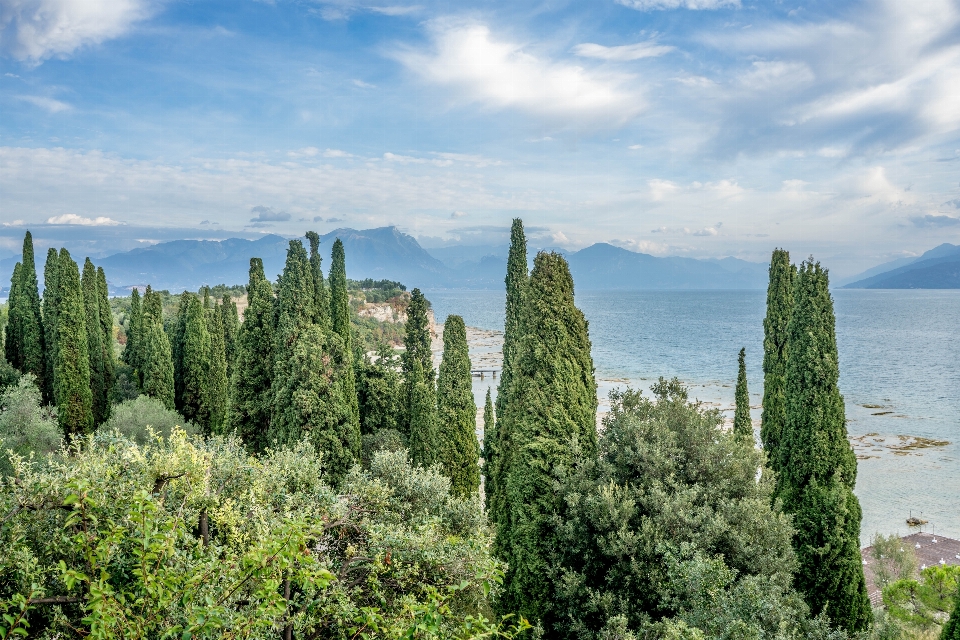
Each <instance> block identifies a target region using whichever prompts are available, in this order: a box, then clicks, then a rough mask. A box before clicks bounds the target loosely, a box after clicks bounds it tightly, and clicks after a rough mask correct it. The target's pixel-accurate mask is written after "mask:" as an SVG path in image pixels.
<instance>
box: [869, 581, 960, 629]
mask: <svg viewBox="0 0 960 640" xmlns="http://www.w3.org/2000/svg"><path fill="white" fill-rule="evenodd" d="M918 577H919V579H913V578H902V579H900V580H897V581H895V582H891V583H890V584H888V585H887V586H886V587H884V589H883V604H884V605H885V606H886V608H887V611H888V612H889V613H890V616H891V617H893V618H894V619H895V620H897V621H899V622H901V623H904V626H906V627H907V628H911V627H913V628H919V629H931V628H935V627H936V626H938V625H939V623H940V621H941V620H942V619H943V616H944V615H945V614H948V613H949V612H950V610H951V609H952V608H953V607H954V602H955V600H956V599H957V596H958V589H957V580H958V578H960V567H958V566H941V565H934V566H932V567H927V568H926V569H924V570H923V571H921V572H920V575H919V576H918ZM946 631H947V629H946V628H944V633H946Z"/></svg>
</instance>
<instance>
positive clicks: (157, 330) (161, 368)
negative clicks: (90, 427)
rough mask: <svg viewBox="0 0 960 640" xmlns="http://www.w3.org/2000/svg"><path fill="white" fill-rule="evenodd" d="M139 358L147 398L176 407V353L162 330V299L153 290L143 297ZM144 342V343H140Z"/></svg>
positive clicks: (148, 290) (143, 389)
mask: <svg viewBox="0 0 960 640" xmlns="http://www.w3.org/2000/svg"><path fill="white" fill-rule="evenodd" d="M140 331H141V332H142V333H140V335H139V336H138V339H137V342H138V345H137V349H138V351H139V354H138V356H137V359H138V361H139V362H140V367H141V371H140V376H141V378H142V379H143V384H142V389H141V390H142V391H143V394H144V395H147V396H150V397H151V398H156V399H157V400H159V401H160V402H162V403H163V406H165V407H166V408H168V409H173V408H174V390H173V354H172V353H171V350H170V339H169V338H168V337H167V334H166V332H165V331H164V330H163V300H162V299H161V298H160V294H159V293H156V292H154V291H151V290H150V286H149V285H147V291H146V293H145V294H144V296H143V305H142V309H141V318H140ZM141 339H142V342H141Z"/></svg>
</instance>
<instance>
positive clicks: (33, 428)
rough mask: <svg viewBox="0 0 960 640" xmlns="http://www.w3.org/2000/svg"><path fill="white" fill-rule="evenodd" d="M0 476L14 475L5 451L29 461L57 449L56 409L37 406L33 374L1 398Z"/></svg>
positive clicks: (4, 392) (60, 440)
mask: <svg viewBox="0 0 960 640" xmlns="http://www.w3.org/2000/svg"><path fill="white" fill-rule="evenodd" d="M0 441H2V442H0V476H7V475H9V474H10V473H12V472H13V466H12V462H11V458H10V456H9V454H8V451H12V452H13V453H14V454H15V455H16V456H24V457H28V456H30V455H31V453H33V454H34V455H36V456H41V457H42V456H44V455H46V454H48V453H53V452H55V451H57V450H58V449H60V446H61V442H62V435H61V432H60V428H59V426H58V425H57V414H56V409H54V408H53V407H41V406H40V390H39V389H38V388H37V379H36V378H35V377H34V376H33V374H30V373H28V374H26V375H24V376H21V377H20V379H19V381H18V382H17V384H16V385H11V386H8V387H7V388H6V389H5V390H4V391H3V395H2V396H0Z"/></svg>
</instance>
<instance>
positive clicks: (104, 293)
mask: <svg viewBox="0 0 960 640" xmlns="http://www.w3.org/2000/svg"><path fill="white" fill-rule="evenodd" d="M97 298H98V300H99V303H100V327H101V329H102V331H103V376H104V381H105V384H106V386H107V393H108V394H109V393H110V389H112V388H113V382H114V379H115V377H116V368H117V363H116V360H115V355H114V352H113V312H112V311H111V310H110V298H109V291H108V289H107V274H106V273H104V271H103V267H97ZM108 409H109V405H108ZM108 417H109V411H108Z"/></svg>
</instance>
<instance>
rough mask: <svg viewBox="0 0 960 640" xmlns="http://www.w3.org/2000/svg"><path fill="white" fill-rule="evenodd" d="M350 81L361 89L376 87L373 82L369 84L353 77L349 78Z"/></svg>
mask: <svg viewBox="0 0 960 640" xmlns="http://www.w3.org/2000/svg"><path fill="white" fill-rule="evenodd" d="M351 82H352V83H353V84H354V86H357V87H360V88H361V89H376V88H377V85H375V84H370V83H369V82H364V81H363V80H359V79H357V78H354V79H353V80H351Z"/></svg>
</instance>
